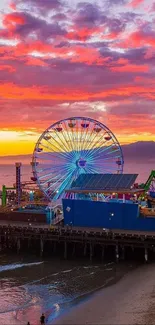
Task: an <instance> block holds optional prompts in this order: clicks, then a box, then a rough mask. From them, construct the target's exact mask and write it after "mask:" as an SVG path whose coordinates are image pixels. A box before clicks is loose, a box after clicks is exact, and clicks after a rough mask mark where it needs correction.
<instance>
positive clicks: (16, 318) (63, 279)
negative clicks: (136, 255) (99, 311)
mask: <svg viewBox="0 0 155 325" xmlns="http://www.w3.org/2000/svg"><path fill="white" fill-rule="evenodd" d="M135 266H136V264H135V265H134V264H133V263H132V264H131V263H130V262H128V263H125V264H119V265H115V263H113V262H107V263H104V264H98V263H94V264H90V263H89V261H85V262H84V261H80V260H77V261H64V260H60V259H54V258H52V259H50V258H49V259H47V258H46V259H43V260H41V259H40V258H36V257H35V256H33V255H32V256H31V255H29V256H23V255H22V256H13V255H11V254H10V255H9V254H6V255H5V254H2V253H1V255H0V319H1V324H4V325H17V324H27V322H28V321H29V322H30V324H31V325H35V324H36V325H38V324H39V318H40V315H41V314H42V313H43V312H44V313H45V316H46V323H47V324H51V323H53V322H54V320H55V319H56V318H58V317H60V316H61V315H62V314H63V313H65V312H67V311H68V310H71V309H72V308H73V307H75V306H76V305H77V304H79V303H80V302H82V301H84V300H86V299H88V298H89V297H90V294H93V293H94V292H96V290H99V289H101V288H104V287H105V286H107V285H110V284H112V283H115V282H117V281H118V280H119V279H120V278H121V277H123V276H124V275H125V274H126V273H128V272H129V271H130V270H132V269H133V267H135Z"/></svg>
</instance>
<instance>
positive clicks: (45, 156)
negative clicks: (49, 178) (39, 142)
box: [36, 152, 69, 163]
mask: <svg viewBox="0 0 155 325" xmlns="http://www.w3.org/2000/svg"><path fill="white" fill-rule="evenodd" d="M36 159H37V160H41V161H42V160H45V161H46V160H47V161H52V162H53V159H55V161H60V159H61V161H63V163H67V162H68V160H69V155H65V154H63V156H62V154H61V152H44V153H41V154H40V155H36Z"/></svg>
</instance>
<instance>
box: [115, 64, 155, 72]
mask: <svg viewBox="0 0 155 325" xmlns="http://www.w3.org/2000/svg"><path fill="white" fill-rule="evenodd" d="M110 70H111V71H114V72H131V73H135V72H148V71H149V66H148V65H146V64H145V65H144V64H141V65H136V64H127V65H124V66H119V67H112V68H110Z"/></svg>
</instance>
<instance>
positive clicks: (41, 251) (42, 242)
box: [40, 238, 44, 257]
mask: <svg viewBox="0 0 155 325" xmlns="http://www.w3.org/2000/svg"><path fill="white" fill-rule="evenodd" d="M43 253H44V241H43V239H42V238H40V256H41V257H42V256H43Z"/></svg>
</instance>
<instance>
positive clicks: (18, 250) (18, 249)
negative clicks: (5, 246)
mask: <svg viewBox="0 0 155 325" xmlns="http://www.w3.org/2000/svg"><path fill="white" fill-rule="evenodd" d="M19 252H20V238H18V239H17V253H18V254H19Z"/></svg>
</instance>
